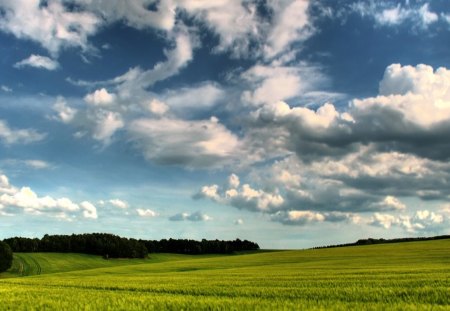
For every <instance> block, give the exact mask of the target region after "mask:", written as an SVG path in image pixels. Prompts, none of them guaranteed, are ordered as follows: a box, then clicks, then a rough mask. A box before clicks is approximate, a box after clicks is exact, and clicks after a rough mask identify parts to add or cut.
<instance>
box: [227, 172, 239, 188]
mask: <svg viewBox="0 0 450 311" xmlns="http://www.w3.org/2000/svg"><path fill="white" fill-rule="evenodd" d="M239 184H240V180H239V176H237V175H236V174H231V175H230V176H229V177H228V186H229V187H230V189H236V188H237V187H239Z"/></svg>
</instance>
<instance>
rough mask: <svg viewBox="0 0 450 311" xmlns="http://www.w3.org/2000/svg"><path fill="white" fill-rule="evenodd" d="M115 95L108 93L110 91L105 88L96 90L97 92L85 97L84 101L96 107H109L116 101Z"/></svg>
mask: <svg viewBox="0 0 450 311" xmlns="http://www.w3.org/2000/svg"><path fill="white" fill-rule="evenodd" d="M115 97H116V96H115V95H114V94H111V93H108V90H106V89H105V88H102V89H99V90H96V91H95V92H93V93H91V94H87V95H86V96H85V97H84V100H85V101H86V103H88V104H90V105H94V106H107V105H109V104H111V103H112V102H113V101H114V99H115Z"/></svg>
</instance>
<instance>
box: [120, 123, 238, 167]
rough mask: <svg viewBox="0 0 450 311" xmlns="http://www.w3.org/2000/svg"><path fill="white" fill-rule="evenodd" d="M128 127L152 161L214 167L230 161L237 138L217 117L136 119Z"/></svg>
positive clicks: (234, 150)
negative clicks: (196, 119)
mask: <svg viewBox="0 0 450 311" xmlns="http://www.w3.org/2000/svg"><path fill="white" fill-rule="evenodd" d="M128 131H129V132H130V135H131V137H132V139H133V140H134V141H135V142H136V143H137V145H138V146H139V148H140V149H142V151H143V153H144V155H145V157H146V158H147V159H149V160H151V161H154V162H157V163H161V164H169V165H182V166H186V167H196V168H202V167H214V166H219V165H222V164H223V163H224V162H226V161H229V158H230V157H231V156H232V155H233V153H234V152H236V150H237V147H238V145H239V140H238V138H237V137H236V136H235V135H234V134H233V133H231V132H230V131H229V130H228V129H227V128H225V127H224V126H223V125H222V124H220V123H219V122H218V120H217V119H215V118H212V119H211V120H204V121H183V120H179V119H166V118H164V119H138V120H134V121H132V122H131V124H130V125H129V126H128Z"/></svg>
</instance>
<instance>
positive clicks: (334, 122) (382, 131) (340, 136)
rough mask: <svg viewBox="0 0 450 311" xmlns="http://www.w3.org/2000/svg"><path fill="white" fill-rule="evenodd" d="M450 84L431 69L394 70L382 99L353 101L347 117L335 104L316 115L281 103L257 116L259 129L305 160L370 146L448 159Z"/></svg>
mask: <svg viewBox="0 0 450 311" xmlns="http://www.w3.org/2000/svg"><path fill="white" fill-rule="evenodd" d="M449 79H450V71H449V70H447V69H446V68H438V69H437V70H436V71H434V70H433V68H432V67H430V66H427V65H417V66H416V67H413V66H401V65H399V64H393V65H390V66H389V67H387V68H386V71H385V74H384V77H383V79H382V81H381V82H380V95H378V96H376V97H369V98H364V99H355V100H353V101H352V102H351V105H350V107H349V109H348V110H347V111H345V112H341V111H338V110H337V109H336V107H335V106H334V105H333V104H331V103H326V104H324V105H322V106H321V107H319V108H318V109H316V110H313V109H309V108H305V107H293V108H291V107H289V106H288V105H287V104H286V103H284V102H278V103H272V104H267V105H265V106H264V107H261V108H260V109H258V110H257V111H256V112H255V113H254V114H253V115H254V117H255V121H256V125H258V126H260V127H261V128H266V129H267V128H271V129H273V132H274V133H277V135H278V137H280V134H282V135H283V136H284V137H285V139H286V140H285V144H286V145H285V148H286V149H288V150H291V151H295V152H296V153H297V155H298V156H299V157H300V158H303V159H307V158H311V157H317V156H322V155H327V156H331V155H334V156H338V155H342V154H346V153H349V152H354V151H355V148H358V146H359V145H361V144H368V143H374V144H380V148H381V145H382V146H383V148H386V147H388V148H391V149H392V151H399V152H406V153H415V154H417V155H419V156H424V157H429V158H432V159H446V158H448V157H449V156H450V152H449V151H450V149H449V147H450V145H449V144H448V142H447V140H446V139H445V137H447V135H448V133H449V132H450V127H449V126H448V125H447V123H448V122H446V121H448V120H449V118H450V104H449V103H450V88H449V85H450V84H449ZM280 129H283V130H284V133H280ZM276 130H278V132H277V131H276ZM270 133H271V132H270V131H268V132H267V133H266V134H270ZM261 138H264V137H261ZM267 139H270V137H269V138H267Z"/></svg>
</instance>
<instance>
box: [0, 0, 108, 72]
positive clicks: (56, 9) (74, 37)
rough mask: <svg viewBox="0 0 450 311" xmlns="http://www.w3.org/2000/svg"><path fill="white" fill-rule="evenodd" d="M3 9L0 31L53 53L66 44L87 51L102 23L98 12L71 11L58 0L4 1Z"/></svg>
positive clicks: (56, 52)
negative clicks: (89, 39) (36, 43)
mask: <svg viewBox="0 0 450 311" xmlns="http://www.w3.org/2000/svg"><path fill="white" fill-rule="evenodd" d="M1 8H2V18H1V20H0V30H2V31H4V32H6V33H11V34H13V35H14V36H15V37H17V38H20V39H29V40H33V41H35V42H38V43H39V44H41V45H42V46H43V47H44V48H46V49H47V50H48V51H49V52H50V53H51V54H52V55H56V54H58V52H59V50H60V49H61V48H64V47H80V48H82V49H83V50H87V49H88V37H89V36H91V35H93V34H94V33H95V32H96V30H97V28H98V26H99V24H100V23H101V20H100V19H99V18H98V17H97V16H96V15H94V14H92V13H90V12H84V11H81V12H80V11H70V10H68V9H67V8H66V7H65V6H64V4H63V3H62V2H61V1H57V0H51V1H46V2H45V3H42V1H39V0H31V1H28V0H5V1H2V3H1ZM28 65H29V64H28ZM43 66H47V67H48V66H49V64H47V65H42V64H41V67H43ZM52 66H54V65H50V67H52ZM44 68H45V67H44ZM47 69H48V68H47Z"/></svg>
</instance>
